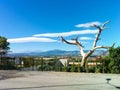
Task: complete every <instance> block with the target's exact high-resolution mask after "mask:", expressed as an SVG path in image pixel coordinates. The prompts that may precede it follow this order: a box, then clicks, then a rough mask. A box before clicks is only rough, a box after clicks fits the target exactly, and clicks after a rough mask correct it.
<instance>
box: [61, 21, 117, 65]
mask: <svg viewBox="0 0 120 90" xmlns="http://www.w3.org/2000/svg"><path fill="white" fill-rule="evenodd" d="M109 22H110V21H107V22H105V23H103V25H102V26H101V27H100V26H97V25H95V24H94V25H93V26H94V27H95V28H97V29H98V32H97V34H96V37H95V39H94V42H93V47H92V49H91V50H89V51H88V52H87V53H85V52H84V50H83V46H82V44H81V43H80V42H79V41H78V36H77V37H76V38H74V39H71V40H74V41H75V42H69V41H67V40H65V39H64V38H63V37H62V36H60V38H61V41H62V42H65V43H67V44H72V45H76V46H78V48H79V50H80V53H81V55H82V61H81V66H83V67H84V66H85V62H86V60H87V58H88V57H89V56H90V55H91V54H92V53H93V52H94V51H95V50H96V49H100V48H105V49H109V48H110V47H114V45H115V44H113V45H112V46H97V42H98V40H100V35H101V32H102V31H103V29H105V26H106V24H108V23H109Z"/></svg>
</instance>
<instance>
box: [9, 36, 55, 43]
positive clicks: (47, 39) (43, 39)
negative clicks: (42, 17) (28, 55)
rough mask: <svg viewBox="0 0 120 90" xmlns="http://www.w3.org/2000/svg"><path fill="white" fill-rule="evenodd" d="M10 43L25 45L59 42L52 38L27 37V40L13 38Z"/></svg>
mask: <svg viewBox="0 0 120 90" xmlns="http://www.w3.org/2000/svg"><path fill="white" fill-rule="evenodd" d="M8 42H10V43H25V42H57V40H54V39H50V38H37V37H25V38H13V39H8Z"/></svg>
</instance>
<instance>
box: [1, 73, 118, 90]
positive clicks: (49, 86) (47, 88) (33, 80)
mask: <svg viewBox="0 0 120 90" xmlns="http://www.w3.org/2000/svg"><path fill="white" fill-rule="evenodd" d="M17 75H22V76H21V77H16V78H9V79H5V80H0V90H120V74H97V73H96V74H93V73H67V72H37V71H28V72H24V71H21V72H17ZM107 78H111V80H110V82H109V83H107V81H106V79H107Z"/></svg>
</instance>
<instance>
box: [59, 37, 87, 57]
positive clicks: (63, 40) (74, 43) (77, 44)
mask: <svg viewBox="0 0 120 90" xmlns="http://www.w3.org/2000/svg"><path fill="white" fill-rule="evenodd" d="M60 38H61V41H62V42H65V43H67V44H72V45H76V46H78V48H79V49H80V53H81V55H82V56H84V55H85V53H84V50H83V46H82V44H81V43H80V42H79V41H78V36H77V37H76V38H74V39H72V40H74V41H75V42H69V41H67V40H65V39H64V38H63V37H62V36H60Z"/></svg>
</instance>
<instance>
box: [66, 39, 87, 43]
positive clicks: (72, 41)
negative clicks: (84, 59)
mask: <svg viewBox="0 0 120 90" xmlns="http://www.w3.org/2000/svg"><path fill="white" fill-rule="evenodd" d="M67 41H68V42H71V43H75V41H74V40H67ZM80 43H82V44H87V43H88V42H83V41H82V42H81V41H80Z"/></svg>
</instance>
